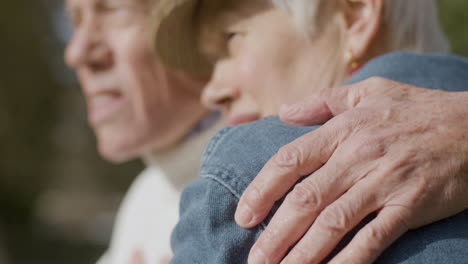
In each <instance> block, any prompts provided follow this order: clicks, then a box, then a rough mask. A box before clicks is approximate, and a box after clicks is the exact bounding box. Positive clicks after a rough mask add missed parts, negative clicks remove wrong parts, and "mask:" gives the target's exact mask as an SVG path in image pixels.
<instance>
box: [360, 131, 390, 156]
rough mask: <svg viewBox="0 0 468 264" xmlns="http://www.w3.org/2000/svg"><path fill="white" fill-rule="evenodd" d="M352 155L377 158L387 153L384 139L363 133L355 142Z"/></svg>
mask: <svg viewBox="0 0 468 264" xmlns="http://www.w3.org/2000/svg"><path fill="white" fill-rule="evenodd" d="M353 151H354V152H353V153H355V154H354V155H356V156H359V157H370V158H379V157H383V156H384V155H385V154H386V153H387V148H386V145H385V139H384V138H383V137H381V136H378V135H375V134H372V133H369V132H363V133H362V135H361V136H359V137H357V138H356V140H355V145H354V149H353Z"/></svg>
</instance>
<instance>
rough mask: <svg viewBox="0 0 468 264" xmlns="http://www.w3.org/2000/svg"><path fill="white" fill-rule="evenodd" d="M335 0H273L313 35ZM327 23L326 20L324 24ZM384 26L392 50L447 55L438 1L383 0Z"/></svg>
mask: <svg viewBox="0 0 468 264" xmlns="http://www.w3.org/2000/svg"><path fill="white" fill-rule="evenodd" d="M330 1H336V0H272V2H273V4H274V5H275V6H276V7H278V8H280V9H283V10H285V11H287V12H289V13H290V14H291V15H292V16H293V17H294V20H295V21H296V22H297V23H298V25H299V26H300V27H301V28H303V29H305V30H306V32H307V33H309V34H313V33H314V32H317V28H318V27H320V24H319V21H322V17H321V15H323V14H324V13H325V12H322V8H324V6H325V5H324V4H325V3H327V2H328V3H329V2H330ZM324 22H326V21H324ZM383 23H384V25H385V26H386V30H387V31H386V36H387V39H388V40H389V43H388V44H389V48H390V49H391V50H406V51H412V52H417V53H432V52H448V51H449V50H450V44H449V41H448V40H447V37H446V36H445V34H444V32H443V30H442V27H441V25H440V23H439V16H438V8H437V3H436V0H386V1H385V0H384V15H383Z"/></svg>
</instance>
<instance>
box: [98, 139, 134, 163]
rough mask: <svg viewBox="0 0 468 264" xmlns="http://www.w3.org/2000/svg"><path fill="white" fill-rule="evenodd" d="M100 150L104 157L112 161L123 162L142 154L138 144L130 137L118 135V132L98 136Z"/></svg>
mask: <svg viewBox="0 0 468 264" xmlns="http://www.w3.org/2000/svg"><path fill="white" fill-rule="evenodd" d="M97 140H98V151H99V154H100V155H101V157H102V158H104V159H105V160H107V161H109V162H112V163H123V162H126V161H129V160H132V159H136V158H139V157H140V156H141V155H142V153H141V152H142V151H141V150H140V148H138V147H136V146H137V145H138V144H132V143H135V142H130V140H129V139H128V138H125V137H118V135H116V134H111V135H109V134H104V135H100V134H98V136H97Z"/></svg>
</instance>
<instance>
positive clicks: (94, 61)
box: [65, 0, 206, 161]
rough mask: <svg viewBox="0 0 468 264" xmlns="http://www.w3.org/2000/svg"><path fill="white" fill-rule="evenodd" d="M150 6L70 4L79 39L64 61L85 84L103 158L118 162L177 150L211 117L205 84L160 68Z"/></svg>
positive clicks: (127, 1)
mask: <svg viewBox="0 0 468 264" xmlns="http://www.w3.org/2000/svg"><path fill="white" fill-rule="evenodd" d="M149 2H151V0H68V1H67V6H68V10H69V12H70V16H71V18H72V20H73V23H74V25H75V28H76V31H75V32H74V36H73V38H72V40H71V42H70V43H69V46H68V48H67V50H66V54H65V59H66V62H67V64H68V65H69V66H70V67H72V68H73V69H74V70H76V72H77V74H78V78H79V80H80V82H81V85H82V88H83V92H84V95H85V98H86V102H87V106H88V119H89V122H90V124H91V125H92V127H93V129H94V131H95V133H96V135H97V138H98V143H99V151H100V152H101V154H102V155H103V156H104V157H105V158H107V159H109V160H113V161H123V160H126V159H129V158H133V157H135V156H139V155H142V154H143V153H145V152H147V151H154V150H158V149H160V148H165V147H167V146H168V145H170V144H173V143H174V142H176V141H177V140H180V139H181V138H182V137H183V136H184V135H185V134H186V133H187V132H188V131H189V130H190V128H191V127H193V125H194V124H195V123H196V122H197V121H198V120H200V119H201V118H202V116H203V115H204V114H205V113H206V110H205V109H204V108H203V107H202V106H201V105H200V103H199V96H200V93H201V87H202V85H203V82H202V81H201V80H198V81H197V80H195V78H191V77H189V76H187V75H184V74H182V73H175V72H169V71H167V70H166V69H164V68H163V67H162V66H161V65H160V64H159V63H158V62H157V61H156V60H155V54H154V51H153V48H152V47H153V45H152V34H151V20H150V13H151V11H150V10H151V5H150V4H151V3H149ZM153 4H154V3H153Z"/></svg>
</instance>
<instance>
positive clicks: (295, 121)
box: [279, 85, 359, 125]
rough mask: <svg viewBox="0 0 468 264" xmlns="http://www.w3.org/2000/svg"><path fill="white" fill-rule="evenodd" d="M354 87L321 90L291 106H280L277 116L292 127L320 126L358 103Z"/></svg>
mask: <svg viewBox="0 0 468 264" xmlns="http://www.w3.org/2000/svg"><path fill="white" fill-rule="evenodd" d="M356 88H359V86H356V85H350V86H340V87H336V88H328V89H323V90H322V91H321V92H319V93H318V94H317V95H314V96H310V97H307V98H306V99H304V100H302V101H300V102H298V103H295V104H291V105H282V106H281V107H280V110H279V116H280V118H281V120H282V121H283V122H285V123H288V124H292V125H321V124H324V123H325V122H327V121H328V120H330V119H332V118H333V117H335V116H336V115H339V114H341V113H343V112H345V111H348V110H351V109H352V108H354V107H355V106H356V104H357V102H358V101H359V99H358V98H355V97H356V94H357V93H355V91H354V90H356Z"/></svg>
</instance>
